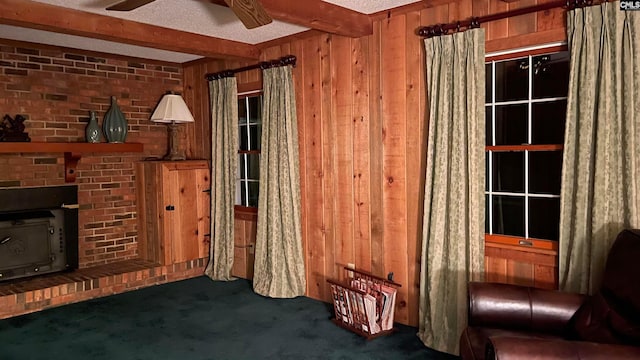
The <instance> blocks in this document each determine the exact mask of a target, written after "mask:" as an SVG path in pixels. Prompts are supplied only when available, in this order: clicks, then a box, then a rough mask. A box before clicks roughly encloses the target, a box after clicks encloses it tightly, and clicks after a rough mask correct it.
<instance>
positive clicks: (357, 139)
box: [351, 38, 371, 271]
mask: <svg viewBox="0 0 640 360" xmlns="http://www.w3.org/2000/svg"><path fill="white" fill-rule="evenodd" d="M352 48H353V50H352V76H353V78H352V88H351V90H352V94H353V109H352V111H353V115H352V116H353V179H354V184H353V196H354V197H353V202H354V205H355V213H354V229H353V231H354V234H353V241H354V252H355V253H354V261H355V266H356V268H357V269H361V270H364V271H371V225H370V224H371V218H370V216H371V200H370V196H369V195H370V186H371V175H370V174H371V169H370V168H369V154H370V146H369V135H370V133H369V126H370V123H371V118H370V116H369V76H368V74H369V61H368V59H369V41H368V40H367V39H364V38H360V39H353V40H352Z"/></svg>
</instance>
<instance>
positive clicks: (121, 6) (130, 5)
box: [107, 0, 156, 11]
mask: <svg viewBox="0 0 640 360" xmlns="http://www.w3.org/2000/svg"><path fill="white" fill-rule="evenodd" d="M154 1H156V0H125V1H121V2H119V3H117V4H114V5H111V6H109V7H108V8H107V10H114V11H131V10H133V9H137V8H139V7H140V6H143V5H147V4H148V3H152V2H154Z"/></svg>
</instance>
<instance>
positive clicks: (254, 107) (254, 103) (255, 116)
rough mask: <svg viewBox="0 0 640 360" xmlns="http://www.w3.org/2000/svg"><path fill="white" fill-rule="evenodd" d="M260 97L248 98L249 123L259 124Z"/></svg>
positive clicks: (260, 111)
mask: <svg viewBox="0 0 640 360" xmlns="http://www.w3.org/2000/svg"><path fill="white" fill-rule="evenodd" d="M261 104H262V96H252V97H250V98H249V122H250V123H252V124H257V123H260V119H261V118H262V107H261Z"/></svg>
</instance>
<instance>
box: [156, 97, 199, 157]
mask: <svg viewBox="0 0 640 360" xmlns="http://www.w3.org/2000/svg"><path fill="white" fill-rule="evenodd" d="M151 121H153V122H157V123H165V124H167V125H168V128H169V152H168V153H167V155H166V156H165V157H164V159H163V160H171V161H174V160H184V159H186V156H185V154H184V150H180V149H179V147H180V146H179V144H178V142H179V140H178V128H177V125H178V124H181V123H190V122H194V120H193V115H191V112H190V111H189V108H188V107H187V104H186V103H185V102H184V100H183V99H182V96H180V95H176V94H172V93H168V94H165V95H164V96H163V97H162V100H160V103H159V104H158V106H157V107H156V110H155V111H154V112H153V115H151Z"/></svg>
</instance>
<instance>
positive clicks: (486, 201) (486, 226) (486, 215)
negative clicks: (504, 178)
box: [484, 195, 491, 234]
mask: <svg viewBox="0 0 640 360" xmlns="http://www.w3.org/2000/svg"><path fill="white" fill-rule="evenodd" d="M490 220H491V219H490V218H489V195H485V196H484V232H485V233H487V234H488V233H489V221H490Z"/></svg>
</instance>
